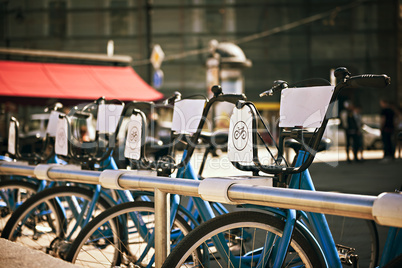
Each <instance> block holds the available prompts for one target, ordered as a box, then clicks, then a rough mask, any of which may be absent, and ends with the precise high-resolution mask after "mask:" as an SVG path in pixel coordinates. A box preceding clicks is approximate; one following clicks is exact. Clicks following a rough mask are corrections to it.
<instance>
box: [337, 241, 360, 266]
mask: <svg viewBox="0 0 402 268" xmlns="http://www.w3.org/2000/svg"><path fill="white" fill-rule="evenodd" d="M336 248H337V250H338V254H339V259H340V260H341V263H343V264H346V265H348V266H353V267H354V268H358V267H359V256H358V255H357V254H355V250H356V249H355V248H351V247H348V246H344V245H340V244H336Z"/></svg>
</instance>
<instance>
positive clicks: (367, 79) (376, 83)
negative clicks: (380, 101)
mask: <svg viewBox="0 0 402 268" xmlns="http://www.w3.org/2000/svg"><path fill="white" fill-rule="evenodd" d="M347 83H348V84H349V85H350V86H351V87H354V88H357V87H376V88H383V87H386V86H387V85H389V84H390V83H391V78H390V77H389V76H387V75H385V74H381V75H376V74H363V75H357V76H353V77H351V78H350V79H348V81H347Z"/></svg>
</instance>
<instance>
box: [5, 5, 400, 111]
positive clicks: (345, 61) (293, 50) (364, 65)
mask: <svg viewBox="0 0 402 268" xmlns="http://www.w3.org/2000/svg"><path fill="white" fill-rule="evenodd" d="M401 6H402V1H401V0H367V1H348V0H326V1H319V0H305V1H299V0H285V1H284V0H97V1H91V0H35V1H27V0H13V1H4V0H0V25H1V26H0V47H6V48H26V49H40V50H55V51H71V52H83V53H105V54H106V53H107V44H108V41H109V40H113V43H114V54H121V55H129V56H131V57H132V58H133V61H132V66H133V68H134V69H135V70H136V71H137V72H138V73H139V74H140V75H141V77H142V78H144V79H145V80H146V81H148V82H149V83H152V74H153V67H152V65H151V63H150V61H149V58H150V55H151V52H152V47H153V45H155V44H159V45H160V46H161V47H162V49H163V51H164V53H165V55H166V57H165V60H164V61H163V63H162V66H161V70H162V71H163V73H164V80H163V83H162V86H161V87H160V88H159V90H160V91H161V92H162V93H164V94H165V95H170V94H171V93H172V92H174V91H180V92H182V94H183V95H184V96H186V95H192V94H194V93H202V94H206V92H207V89H206V84H207V82H206V60H207V58H208V45H209V43H210V41H211V40H214V39H215V40H217V41H218V42H233V43H235V44H237V45H238V46H239V47H240V48H241V49H242V50H243V51H244V54H245V55H246V57H247V58H248V59H250V60H251V62H252V67H250V68H247V69H244V71H243V75H244V81H245V87H244V88H245V93H246V95H247V96H248V97H249V99H251V100H253V101H264V102H271V101H272V102H275V101H278V96H275V97H272V98H268V99H264V100H261V99H260V98H259V97H258V95H259V93H261V92H262V91H264V90H266V89H268V88H269V87H270V86H271V85H272V82H273V81H274V80H278V79H282V80H286V81H289V82H290V83H292V82H296V81H300V80H303V79H306V78H310V77H320V78H325V79H328V80H329V79H330V70H331V69H333V68H336V67H339V66H345V67H347V68H348V69H349V71H350V72H351V73H352V74H362V73H386V74H388V75H389V76H391V78H392V84H391V86H389V88H387V89H386V90H376V89H364V90H354V91H351V92H343V94H342V96H341V98H342V99H350V100H352V101H353V102H355V103H357V104H359V105H360V106H361V107H362V109H363V112H364V113H373V114H374V113H378V112H379V105H378V100H379V98H382V97H385V98H388V99H390V100H393V101H395V102H396V104H401V103H402V84H401V80H402V74H401V72H402V70H401V46H402V45H401V44H402V33H401V32H402V27H401V18H402V7H401ZM223 90H224V91H225V89H223Z"/></svg>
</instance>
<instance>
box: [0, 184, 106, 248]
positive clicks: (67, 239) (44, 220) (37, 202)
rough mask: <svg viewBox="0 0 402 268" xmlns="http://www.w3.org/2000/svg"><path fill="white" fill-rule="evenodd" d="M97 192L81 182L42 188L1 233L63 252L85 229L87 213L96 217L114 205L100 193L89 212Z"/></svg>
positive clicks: (12, 238) (30, 244) (34, 246)
mask: <svg viewBox="0 0 402 268" xmlns="http://www.w3.org/2000/svg"><path fill="white" fill-rule="evenodd" d="M93 195H94V191H93V189H89V188H82V187H78V186H60V187H54V188H49V189H46V190H44V191H41V192H39V193H37V194H36V195H34V196H33V197H31V198H29V199H27V200H26V202H24V203H23V204H22V205H21V206H20V207H19V208H18V209H17V210H16V211H15V212H14V213H13V214H12V216H11V217H10V219H9V221H8V222H7V224H6V226H5V227H4V229H3V232H2V234H1V237H2V238H6V239H9V240H11V241H15V242H19V243H21V244H23V245H25V246H27V247H30V248H33V249H37V250H41V251H44V252H47V253H50V254H52V255H54V256H59V255H60V254H63V252H64V251H65V250H66V248H67V246H68V244H69V243H71V241H72V240H73V239H74V238H75V236H76V235H77V234H78V232H79V231H80V230H81V228H82V227H83V226H82V225H83V222H84V220H89V218H88V219H87V217H95V216H96V215H98V214H99V213H100V212H101V211H104V210H106V209H107V208H109V207H111V205H110V203H109V202H108V201H107V200H106V199H104V198H103V197H102V196H100V197H99V199H98V201H97V202H96V204H95V205H94V209H93V210H92V213H91V214H89V213H88V211H89V209H88V208H89V204H90V202H91V201H92V198H93Z"/></svg>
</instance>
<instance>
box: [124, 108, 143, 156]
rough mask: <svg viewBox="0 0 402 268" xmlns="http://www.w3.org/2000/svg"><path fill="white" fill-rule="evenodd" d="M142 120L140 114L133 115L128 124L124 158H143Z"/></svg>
mask: <svg viewBox="0 0 402 268" xmlns="http://www.w3.org/2000/svg"><path fill="white" fill-rule="evenodd" d="M141 139H142V118H141V116H140V115H139V114H137V115H134V114H133V115H131V117H130V121H129V122H128V124H127V137H126V146H125V148H124V157H126V158H129V159H133V160H139V159H140V157H141Z"/></svg>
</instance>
